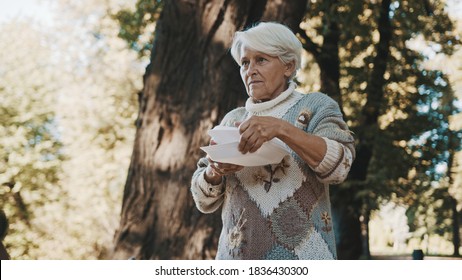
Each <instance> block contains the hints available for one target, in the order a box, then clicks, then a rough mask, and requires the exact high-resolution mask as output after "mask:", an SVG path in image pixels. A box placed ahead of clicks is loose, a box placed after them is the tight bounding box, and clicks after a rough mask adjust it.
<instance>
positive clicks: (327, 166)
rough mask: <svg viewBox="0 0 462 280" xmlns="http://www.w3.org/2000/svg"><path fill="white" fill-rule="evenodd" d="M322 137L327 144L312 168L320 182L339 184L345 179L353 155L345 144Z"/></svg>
mask: <svg viewBox="0 0 462 280" xmlns="http://www.w3.org/2000/svg"><path fill="white" fill-rule="evenodd" d="M323 139H324V141H325V142H326V144H327V151H326V155H325V156H324V158H323V160H322V161H321V163H320V164H319V165H318V166H317V167H316V168H314V169H313V170H314V171H315V172H316V176H317V178H318V180H319V181H320V182H323V183H331V184H339V183H341V182H343V181H345V179H346V177H347V176H348V172H350V168H351V163H352V162H353V155H352V153H351V150H350V149H348V148H347V147H346V146H345V145H343V144H341V143H339V142H337V141H334V140H330V139H329V138H325V137H323Z"/></svg>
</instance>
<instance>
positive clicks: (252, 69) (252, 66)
mask: <svg viewBox="0 0 462 280" xmlns="http://www.w3.org/2000/svg"><path fill="white" fill-rule="evenodd" d="M256 73H257V69H256V67H255V64H254V63H249V67H248V68H247V75H248V76H252V75H254V74H256Z"/></svg>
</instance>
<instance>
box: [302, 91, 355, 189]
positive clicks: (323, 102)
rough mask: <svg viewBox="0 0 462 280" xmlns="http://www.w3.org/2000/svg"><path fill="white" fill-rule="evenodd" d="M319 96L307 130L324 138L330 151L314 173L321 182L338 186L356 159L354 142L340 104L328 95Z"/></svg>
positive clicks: (319, 94) (320, 94)
mask: <svg viewBox="0 0 462 280" xmlns="http://www.w3.org/2000/svg"><path fill="white" fill-rule="evenodd" d="M316 95H317V96H316V97H317V101H318V102H319V104H318V106H316V110H315V112H313V113H314V114H313V117H312V119H311V120H310V123H309V128H308V131H311V133H313V134H314V135H317V136H320V137H322V138H323V139H324V141H325V142H326V146H327V151H326V154H325V156H324V158H323V160H322V161H321V163H320V164H319V165H318V166H317V167H316V168H314V169H313V171H315V173H316V176H317V178H318V180H319V181H321V182H323V183H329V184H339V183H341V182H343V181H344V180H345V179H346V178H347V176H348V173H349V171H350V168H351V164H352V163H353V160H354V158H355V146H354V141H355V140H354V137H353V134H352V132H351V131H350V130H349V129H348V126H347V124H346V123H345V121H344V120H343V115H342V113H341V111H340V108H339V106H338V104H337V102H335V101H334V100H333V99H332V98H330V97H328V96H327V95H325V94H322V93H318V94H316Z"/></svg>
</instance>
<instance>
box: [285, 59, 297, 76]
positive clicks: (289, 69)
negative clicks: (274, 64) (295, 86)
mask: <svg viewBox="0 0 462 280" xmlns="http://www.w3.org/2000/svg"><path fill="white" fill-rule="evenodd" d="M284 66H285V71H284V76H286V77H287V78H289V77H290V76H292V73H294V71H295V61H293V60H292V61H291V62H289V63H286V64H285V65H284Z"/></svg>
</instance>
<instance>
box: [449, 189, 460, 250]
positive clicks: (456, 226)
mask: <svg viewBox="0 0 462 280" xmlns="http://www.w3.org/2000/svg"><path fill="white" fill-rule="evenodd" d="M451 203H452V244H453V245H454V253H453V254H452V255H453V256H454V257H460V252H459V247H460V223H459V219H460V218H459V211H457V200H456V199H454V198H451Z"/></svg>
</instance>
